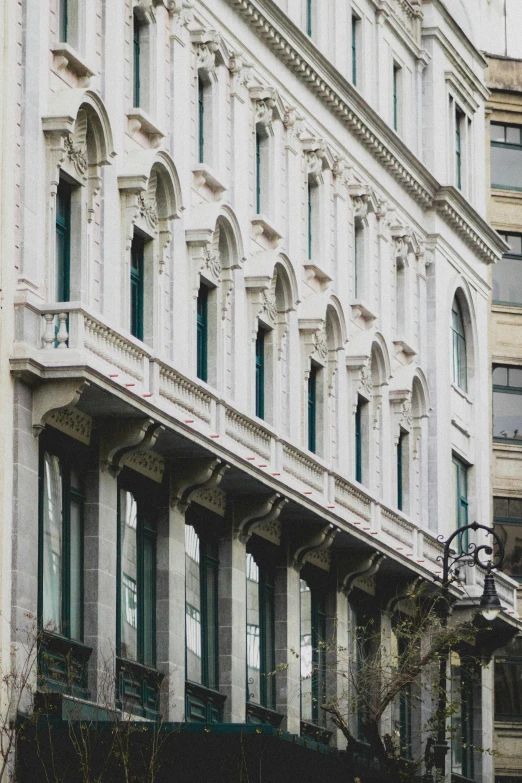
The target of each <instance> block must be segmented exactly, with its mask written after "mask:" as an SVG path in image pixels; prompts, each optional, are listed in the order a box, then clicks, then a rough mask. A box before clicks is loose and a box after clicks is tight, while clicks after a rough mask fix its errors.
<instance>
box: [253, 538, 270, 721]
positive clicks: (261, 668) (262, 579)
mask: <svg viewBox="0 0 522 783" xmlns="http://www.w3.org/2000/svg"><path fill="white" fill-rule="evenodd" d="M246 591H247V595H246V605H247V606H246V612H247V621H246V622H247V639H246V647H247V653H246V659H247V672H246V676H247V701H248V702H251V703H253V704H259V705H260V706H261V707H265V708H266V709H269V710H274V709H275V704H276V693H275V677H274V676H273V673H274V671H275V603H274V601H275V592H274V580H273V575H272V573H271V571H270V570H269V569H268V568H266V567H264V566H263V565H262V564H260V563H258V561H257V559H256V557H255V556H254V555H253V554H252V553H250V552H247V555H246Z"/></svg>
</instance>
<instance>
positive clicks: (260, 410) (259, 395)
mask: <svg viewBox="0 0 522 783" xmlns="http://www.w3.org/2000/svg"><path fill="white" fill-rule="evenodd" d="M265 338H266V331H265V330H264V329H263V328H262V327H261V326H259V327H258V330H257V337H256V416H258V417H259V418H260V419H264V418H265Z"/></svg>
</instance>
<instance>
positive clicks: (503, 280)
mask: <svg viewBox="0 0 522 783" xmlns="http://www.w3.org/2000/svg"><path fill="white" fill-rule="evenodd" d="M499 236H500V237H502V239H503V240H504V242H506V244H507V245H509V251H508V252H507V253H504V255H503V256H502V258H501V259H500V261H497V263H496V264H495V265H494V267H493V296H492V298H493V302H494V303H495V304H502V305H508V306H509V307H513V306H514V307H522V234H517V233H513V232H512V233H502V232H500V231H499Z"/></svg>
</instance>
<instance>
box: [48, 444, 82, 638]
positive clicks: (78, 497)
mask: <svg viewBox="0 0 522 783" xmlns="http://www.w3.org/2000/svg"><path fill="white" fill-rule="evenodd" d="M71 462H72V460H71V459H70V456H69V455H66V454H58V453H56V450H55V449H53V448H51V447H49V448H47V447H45V446H44V445H43V443H42V444H41V447H40V464H39V514H38V516H39V533H38V550H39V556H38V584H39V590H38V618H39V626H40V628H41V629H42V630H43V631H46V632H49V633H53V634H58V635H59V636H63V637H64V638H66V639H72V640H74V641H78V642H81V641H83V611H84V606H83V603H84V602H83V534H84V530H83V517H84V513H83V512H84V501H85V497H84V493H83V489H82V486H81V479H80V473H81V471H79V470H78V471H77V470H76V469H75V468H73V467H71Z"/></svg>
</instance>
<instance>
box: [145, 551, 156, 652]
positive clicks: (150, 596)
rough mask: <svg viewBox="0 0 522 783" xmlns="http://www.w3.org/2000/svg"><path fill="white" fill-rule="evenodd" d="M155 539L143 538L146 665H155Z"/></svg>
mask: <svg viewBox="0 0 522 783" xmlns="http://www.w3.org/2000/svg"><path fill="white" fill-rule="evenodd" d="M154 549H155V547H154V539H153V537H152V536H150V535H145V536H144V539H143V663H144V664H145V666H154V665H155V660H154V658H155V655H154V653H155V649H154V648H155V644H154V641H155V640H154V636H155V634H154V625H155V623H154V612H155V605H154V582H155V577H156V573H155V567H154V563H155V552H154Z"/></svg>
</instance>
